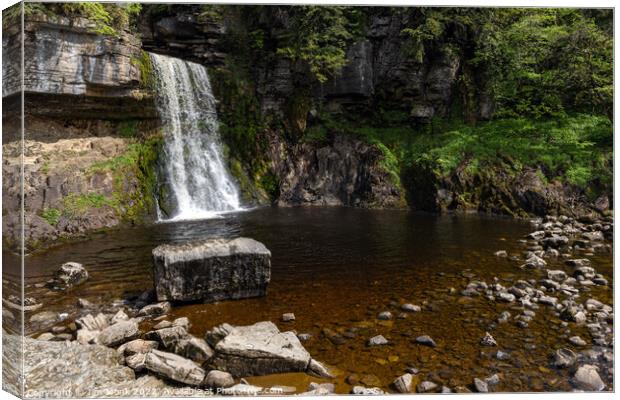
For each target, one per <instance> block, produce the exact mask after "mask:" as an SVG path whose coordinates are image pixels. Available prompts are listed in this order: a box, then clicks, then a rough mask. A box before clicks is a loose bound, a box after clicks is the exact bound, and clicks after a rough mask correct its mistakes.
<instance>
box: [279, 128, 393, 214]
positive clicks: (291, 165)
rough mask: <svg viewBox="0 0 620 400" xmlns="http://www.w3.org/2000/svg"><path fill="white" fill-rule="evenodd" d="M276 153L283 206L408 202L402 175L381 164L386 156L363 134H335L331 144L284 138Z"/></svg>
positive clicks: (281, 204)
mask: <svg viewBox="0 0 620 400" xmlns="http://www.w3.org/2000/svg"><path fill="white" fill-rule="evenodd" d="M272 156H273V158H274V160H275V161H274V163H275V165H276V169H277V175H278V176H280V177H281V180H280V193H279V196H278V205H280V206H296V205H313V206H338V205H345V206H356V207H378V208H399V207H404V206H405V203H404V198H403V197H402V193H401V190H400V183H399V182H398V178H397V177H394V176H392V175H391V174H390V172H389V171H387V170H386V169H385V167H384V166H383V165H382V162H383V161H384V159H385V157H386V156H385V155H384V154H383V153H382V151H381V150H380V149H379V148H378V147H376V146H374V145H369V144H367V143H364V142H362V141H361V140H358V139H355V138H352V137H350V136H347V135H337V136H336V137H335V138H334V140H333V142H332V143H330V144H322V145H321V144H300V145H296V146H294V147H293V148H291V147H290V145H287V144H285V143H281V144H280V145H279V147H277V151H275V152H274V154H273V155H272Z"/></svg>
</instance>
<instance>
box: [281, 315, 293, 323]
mask: <svg viewBox="0 0 620 400" xmlns="http://www.w3.org/2000/svg"><path fill="white" fill-rule="evenodd" d="M292 321H295V314H293V313H284V314H282V322H292Z"/></svg>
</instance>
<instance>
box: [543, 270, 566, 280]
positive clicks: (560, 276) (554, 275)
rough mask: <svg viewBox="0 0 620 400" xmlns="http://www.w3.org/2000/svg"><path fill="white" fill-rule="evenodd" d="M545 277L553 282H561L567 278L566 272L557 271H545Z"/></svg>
mask: <svg viewBox="0 0 620 400" xmlns="http://www.w3.org/2000/svg"><path fill="white" fill-rule="evenodd" d="M547 277H548V278H549V279H551V280H552V281H555V282H562V281H564V280H565V279H566V278H567V276H566V272H564V271H562V270H559V269H555V270H547Z"/></svg>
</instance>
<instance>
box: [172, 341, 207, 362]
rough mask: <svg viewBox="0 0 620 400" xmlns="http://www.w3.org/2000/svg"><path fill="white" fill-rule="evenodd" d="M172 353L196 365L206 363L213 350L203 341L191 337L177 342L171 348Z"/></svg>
mask: <svg viewBox="0 0 620 400" xmlns="http://www.w3.org/2000/svg"><path fill="white" fill-rule="evenodd" d="M172 351H173V352H174V353H175V354H178V355H180V356H182V357H185V358H189V359H190V360H192V361H195V362H197V363H198V364H203V363H205V362H207V361H208V360H209V359H210V358H211V357H212V356H213V353H214V352H213V349H212V348H211V347H210V346H209V344H208V343H207V342H206V340H204V339H200V338H197V337H195V336H192V335H187V336H186V337H184V338H182V339H180V340H179V341H177V342H176V343H175V344H174V346H173V347H172Z"/></svg>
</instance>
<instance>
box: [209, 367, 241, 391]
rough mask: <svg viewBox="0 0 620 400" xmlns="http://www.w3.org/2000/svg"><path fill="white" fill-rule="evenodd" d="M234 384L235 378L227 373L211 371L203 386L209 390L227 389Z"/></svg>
mask: <svg viewBox="0 0 620 400" xmlns="http://www.w3.org/2000/svg"><path fill="white" fill-rule="evenodd" d="M234 384H235V378H233V376H232V375H231V374H229V373H228V372H224V371H218V370H211V371H209V373H208V374H207V376H206V378H205V381H204V386H206V387H210V388H229V387H231V386H233V385H234Z"/></svg>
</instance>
